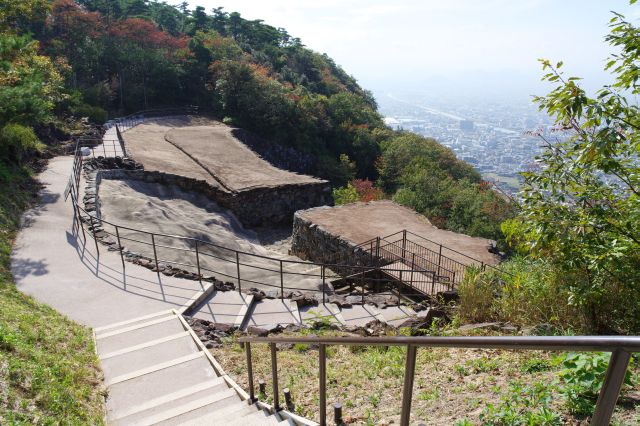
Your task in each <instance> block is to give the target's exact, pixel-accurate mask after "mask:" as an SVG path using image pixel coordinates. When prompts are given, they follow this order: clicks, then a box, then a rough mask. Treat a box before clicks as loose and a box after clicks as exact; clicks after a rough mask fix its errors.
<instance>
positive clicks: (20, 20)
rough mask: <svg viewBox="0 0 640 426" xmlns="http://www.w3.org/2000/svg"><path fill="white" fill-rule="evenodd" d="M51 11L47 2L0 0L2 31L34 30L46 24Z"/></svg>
mask: <svg viewBox="0 0 640 426" xmlns="http://www.w3.org/2000/svg"><path fill="white" fill-rule="evenodd" d="M49 9H50V5H49V1H47V0H20V1H16V0H0V31H15V32H19V33H23V32H27V31H29V30H33V29H34V27H36V26H39V25H41V24H44V21H45V19H46V17H47V13H48V12H49Z"/></svg>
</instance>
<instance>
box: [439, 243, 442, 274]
mask: <svg viewBox="0 0 640 426" xmlns="http://www.w3.org/2000/svg"><path fill="white" fill-rule="evenodd" d="M441 262H442V244H440V250H439V252H438V275H440V265H441Z"/></svg>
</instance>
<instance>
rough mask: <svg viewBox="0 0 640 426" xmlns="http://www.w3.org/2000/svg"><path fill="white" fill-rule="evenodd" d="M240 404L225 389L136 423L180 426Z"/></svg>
mask: <svg viewBox="0 0 640 426" xmlns="http://www.w3.org/2000/svg"><path fill="white" fill-rule="evenodd" d="M238 402H240V398H239V397H238V395H237V394H236V393H235V391H234V390H233V389H225V390H222V391H219V392H216V393H215V394H210V395H207V396H205V397H202V398H199V399H195V400H192V401H189V402H187V403H185V404H182V405H180V406H177V407H173V408H170V409H167V410H165V411H161V412H158V413H156V414H154V415H152V416H150V417H147V418H145V419H144V420H140V421H138V422H136V423H135V424H137V425H141V426H142V425H181V424H184V423H186V422H188V421H191V420H193V419H194V418H197V417H201V416H202V415H203V414H204V413H214V412H216V411H219V410H220V409H222V408H224V407H227V406H229V405H231V404H236V403H238Z"/></svg>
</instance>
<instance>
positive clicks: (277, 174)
mask: <svg viewBox="0 0 640 426" xmlns="http://www.w3.org/2000/svg"><path fill="white" fill-rule="evenodd" d="M232 132H233V128H232V127H229V126H227V125H225V124H223V123H221V122H219V121H216V120H212V119H208V118H204V117H192V116H173V117H162V118H151V119H147V120H146V121H145V122H144V123H142V124H139V125H137V126H135V127H133V128H132V129H130V130H127V131H126V132H125V133H124V135H123V136H124V139H125V144H126V147H127V151H128V153H129V155H130V156H131V157H132V158H133V159H134V160H136V161H138V162H140V163H142V165H143V166H144V168H145V170H147V171H161V172H165V173H170V174H175V175H179V176H185V177H189V178H193V179H197V180H205V181H206V182H207V183H209V184H210V185H211V186H214V187H217V188H220V189H222V190H227V191H230V192H241V191H246V190H251V189H254V188H265V187H266V188H274V187H282V186H288V185H313V184H320V185H323V184H326V181H324V180H321V179H317V178H314V177H311V176H306V175H301V174H297V173H293V172H290V171H287V170H282V169H279V168H277V167H274V166H272V165H271V164H269V162H267V161H265V160H263V159H262V158H261V157H260V156H259V155H257V154H256V153H255V152H254V151H252V150H251V149H250V148H249V147H247V146H246V145H245V144H244V143H242V142H241V141H240V140H238V139H237V138H236V137H235V136H234V135H233V133H232Z"/></svg>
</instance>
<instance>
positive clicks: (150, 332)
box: [96, 315, 185, 356]
mask: <svg viewBox="0 0 640 426" xmlns="http://www.w3.org/2000/svg"><path fill="white" fill-rule="evenodd" d="M183 331H185V328H184V326H183V325H182V323H181V322H180V320H179V319H178V318H177V317H176V316H175V315H172V316H167V317H160V318H156V319H152V320H149V321H144V322H141V323H137V324H134V325H131V326H127V327H122V328H119V329H116V330H109V331H105V332H103V333H100V334H96V346H97V351H98V355H99V356H100V355H104V354H108V353H111V352H115V351H118V350H122V349H125V348H129V347H132V346H136V345H140V344H143V343H146V342H150V341H152V340H157V339H160V338H163V337H166V336H169V335H173V334H177V333H181V332H183Z"/></svg>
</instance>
